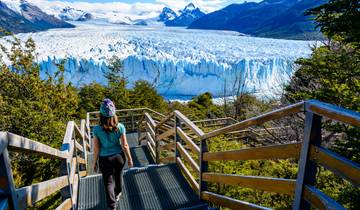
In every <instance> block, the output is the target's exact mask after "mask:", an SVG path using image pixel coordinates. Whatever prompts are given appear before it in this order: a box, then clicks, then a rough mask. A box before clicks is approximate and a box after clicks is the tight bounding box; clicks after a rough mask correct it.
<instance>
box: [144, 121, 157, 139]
mask: <svg viewBox="0 0 360 210" xmlns="http://www.w3.org/2000/svg"><path fill="white" fill-rule="evenodd" d="M146 129H147V131H148V132H149V133H150V134H151V136H152V137H153V138H155V131H154V129H153V128H152V127H151V125H150V124H149V123H148V122H147V123H146Z"/></svg>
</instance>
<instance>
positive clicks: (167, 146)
mask: <svg viewBox="0 0 360 210" xmlns="http://www.w3.org/2000/svg"><path fill="white" fill-rule="evenodd" d="M159 150H160V151H162V150H175V143H168V144H164V145H160V146H159Z"/></svg>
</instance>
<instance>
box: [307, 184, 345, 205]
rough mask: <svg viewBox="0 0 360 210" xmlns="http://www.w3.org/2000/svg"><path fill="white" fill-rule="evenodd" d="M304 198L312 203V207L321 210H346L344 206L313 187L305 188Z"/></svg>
mask: <svg viewBox="0 0 360 210" xmlns="http://www.w3.org/2000/svg"><path fill="white" fill-rule="evenodd" d="M304 198H305V199H306V200H307V201H308V202H309V203H311V205H312V206H314V207H316V208H317V209H320V210H327V209H336V210H345V208H344V207H343V206H341V205H340V204H338V203H337V202H336V201H334V200H333V199H331V198H330V197H329V196H327V195H326V194H324V193H323V192H321V191H320V190H318V189H316V188H315V187H312V186H305V189H304Z"/></svg>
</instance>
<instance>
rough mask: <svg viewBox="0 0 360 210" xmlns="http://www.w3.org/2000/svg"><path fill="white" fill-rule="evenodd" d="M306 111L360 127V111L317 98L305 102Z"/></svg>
mask: <svg viewBox="0 0 360 210" xmlns="http://www.w3.org/2000/svg"><path fill="white" fill-rule="evenodd" d="M305 109H306V111H310V112H313V113H316V114H319V115H321V116H324V117H328V118H330V119H333V120H337V121H340V122H343V123H347V124H350V125H353V126H357V127H360V113H359V112H355V111H352V110H348V109H344V108H342V107H339V106H335V105H332V104H328V103H323V102H320V101H317V100H309V101H306V102H305Z"/></svg>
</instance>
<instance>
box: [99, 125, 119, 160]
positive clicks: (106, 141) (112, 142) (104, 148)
mask: <svg viewBox="0 0 360 210" xmlns="http://www.w3.org/2000/svg"><path fill="white" fill-rule="evenodd" d="M118 128H119V130H118V131H111V132H106V131H105V130H104V129H103V128H102V127H101V126H100V125H97V126H95V127H94V130H93V134H94V136H95V137H96V138H97V139H98V140H99V143H100V154H99V156H110V155H115V154H119V153H120V152H121V151H122V147H121V144H120V138H121V136H122V135H126V131H125V126H124V125H123V124H122V123H119V124H118Z"/></svg>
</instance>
